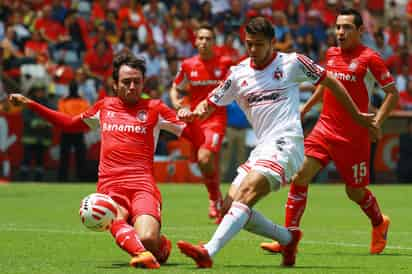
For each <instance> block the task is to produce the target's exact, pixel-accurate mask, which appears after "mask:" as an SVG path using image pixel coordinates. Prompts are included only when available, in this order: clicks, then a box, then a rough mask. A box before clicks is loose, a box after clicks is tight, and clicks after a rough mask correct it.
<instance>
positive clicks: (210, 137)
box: [190, 121, 226, 153]
mask: <svg viewBox="0 0 412 274" xmlns="http://www.w3.org/2000/svg"><path fill="white" fill-rule="evenodd" d="M193 123H198V124H197V125H196V127H198V128H200V130H201V131H202V132H203V136H202V137H204V138H203V139H202V140H200V139H196V138H194V139H192V140H190V141H191V142H192V144H193V145H194V146H195V148H196V149H199V148H205V149H208V150H210V151H212V152H215V153H217V152H219V151H220V148H221V147H222V142H223V138H224V137H225V131H226V125H225V124H223V125H222V124H220V123H216V122H213V123H208V122H207V121H206V122H198V121H195V122H193Z"/></svg>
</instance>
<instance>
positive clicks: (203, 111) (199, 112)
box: [193, 101, 209, 119]
mask: <svg viewBox="0 0 412 274" xmlns="http://www.w3.org/2000/svg"><path fill="white" fill-rule="evenodd" d="M208 105H209V104H208V103H207V101H202V102H200V103H199V104H198V105H197V106H196V108H195V110H194V111H193V114H194V115H195V116H196V117H198V118H200V119H205V118H206V117H207V115H208V110H209V108H208Z"/></svg>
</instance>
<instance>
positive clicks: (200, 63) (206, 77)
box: [174, 55, 232, 130]
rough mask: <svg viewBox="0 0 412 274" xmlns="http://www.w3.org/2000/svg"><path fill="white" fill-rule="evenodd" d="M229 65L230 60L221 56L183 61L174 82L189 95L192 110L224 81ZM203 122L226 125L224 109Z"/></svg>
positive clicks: (194, 57) (196, 57) (218, 110)
mask: <svg viewBox="0 0 412 274" xmlns="http://www.w3.org/2000/svg"><path fill="white" fill-rule="evenodd" d="M231 64H232V61H231V60H230V58H227V57H223V56H214V57H213V58H212V59H209V60H202V59H201V58H200V56H199V55H196V56H193V57H191V58H188V59H185V60H184V61H183V63H182V65H181V67H180V69H179V72H178V73H177V76H176V79H175V81H174V82H175V84H176V86H177V87H178V88H180V89H183V90H186V91H187V92H188V93H189V97H190V107H191V109H192V110H193V109H194V108H195V107H196V105H197V104H199V103H200V102H201V101H202V100H204V99H206V98H207V96H208V94H209V93H210V92H211V91H212V90H213V89H215V88H216V87H217V86H218V85H219V84H220V82H221V81H223V80H224V78H225V76H226V74H227V72H228V69H229V66H230V65H231ZM205 122H208V123H211V122H217V123H220V124H224V125H226V109H225V108H218V109H217V110H216V111H215V112H213V113H212V114H211V115H210V116H209V118H208V119H207V120H206V121H205ZM223 130H224V129H223Z"/></svg>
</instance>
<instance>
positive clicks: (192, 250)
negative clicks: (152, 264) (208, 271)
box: [177, 241, 213, 268]
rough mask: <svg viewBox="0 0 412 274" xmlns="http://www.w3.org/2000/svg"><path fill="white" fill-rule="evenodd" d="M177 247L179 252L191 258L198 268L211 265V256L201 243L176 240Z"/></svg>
mask: <svg viewBox="0 0 412 274" xmlns="http://www.w3.org/2000/svg"><path fill="white" fill-rule="evenodd" d="M177 247H178V248H179V249H180V252H182V253H183V254H185V255H186V256H188V257H190V258H192V259H193V260H194V261H195V262H196V264H197V267H199V268H211V267H212V265H213V261H212V258H210V256H209V253H208V252H207V250H206V249H205V248H204V247H203V246H202V245H192V244H190V243H188V242H185V241H178V242H177Z"/></svg>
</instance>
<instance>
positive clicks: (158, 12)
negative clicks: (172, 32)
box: [143, 0, 167, 24]
mask: <svg viewBox="0 0 412 274" xmlns="http://www.w3.org/2000/svg"><path fill="white" fill-rule="evenodd" d="M143 14H144V16H145V17H146V18H156V19H157V20H158V21H159V23H161V24H163V23H164V18H165V16H166V14H167V7H166V5H165V3H163V2H162V1H158V0H148V1H147V3H146V4H144V5H143Z"/></svg>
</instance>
